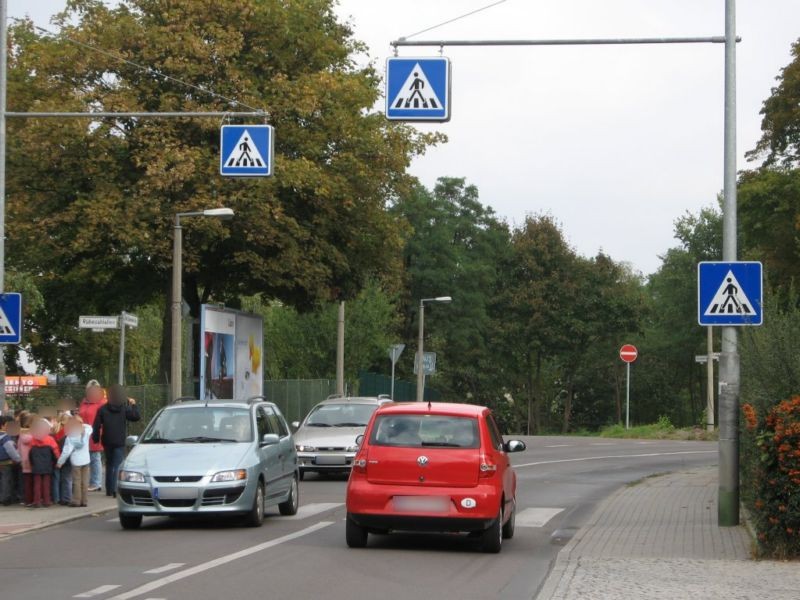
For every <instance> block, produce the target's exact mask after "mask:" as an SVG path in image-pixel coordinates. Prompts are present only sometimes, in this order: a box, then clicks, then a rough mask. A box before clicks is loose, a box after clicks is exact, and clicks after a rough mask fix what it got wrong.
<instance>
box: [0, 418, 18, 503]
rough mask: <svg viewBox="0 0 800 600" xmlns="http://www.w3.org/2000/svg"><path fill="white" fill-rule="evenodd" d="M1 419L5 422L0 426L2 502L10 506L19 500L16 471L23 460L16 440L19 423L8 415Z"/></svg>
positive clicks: (0, 493) (0, 484) (0, 501)
mask: <svg viewBox="0 0 800 600" xmlns="http://www.w3.org/2000/svg"><path fill="white" fill-rule="evenodd" d="M0 420H2V424H3V426H2V428H0V504H2V505H3V506H9V505H11V504H14V502H15V501H16V500H17V487H16V483H17V480H16V471H17V469H18V468H19V463H21V462H22V457H21V456H20V455H19V452H17V442H16V438H17V436H18V435H19V424H18V423H17V422H16V421H15V420H14V419H13V418H11V417H8V416H6V415H3V416H2V417H0Z"/></svg>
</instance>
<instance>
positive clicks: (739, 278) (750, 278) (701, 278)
mask: <svg viewBox="0 0 800 600" xmlns="http://www.w3.org/2000/svg"><path fill="white" fill-rule="evenodd" d="M697 321H698V322H699V323H700V325H735V326H744V325H761V324H762V323H763V322H764V310H763V281H762V266H761V263H760V262H701V263H699V264H698V265H697Z"/></svg>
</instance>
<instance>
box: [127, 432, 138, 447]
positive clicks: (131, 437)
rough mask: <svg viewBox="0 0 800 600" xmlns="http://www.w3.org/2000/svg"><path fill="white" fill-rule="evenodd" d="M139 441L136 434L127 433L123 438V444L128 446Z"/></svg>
mask: <svg viewBox="0 0 800 600" xmlns="http://www.w3.org/2000/svg"><path fill="white" fill-rule="evenodd" d="M138 441H139V436H138V435H129V436H128V437H126V438H125V446H126V447H128V448H130V447H131V446H135V445H136V442H138Z"/></svg>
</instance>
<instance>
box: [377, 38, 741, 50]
mask: <svg viewBox="0 0 800 600" xmlns="http://www.w3.org/2000/svg"><path fill="white" fill-rule="evenodd" d="M736 41H737V42H741V41H742V38H740V37H738V36H737V37H736ZM724 43H725V36H723V35H714V36H705V37H654V38H575V39H544V40H408V39H406V38H398V39H396V40H394V41H393V42H390V44H391V46H392V47H394V48H399V47H400V46H435V47H437V48H443V47H445V46H620V45H623V46H624V45H637V44H638V45H644V44H724Z"/></svg>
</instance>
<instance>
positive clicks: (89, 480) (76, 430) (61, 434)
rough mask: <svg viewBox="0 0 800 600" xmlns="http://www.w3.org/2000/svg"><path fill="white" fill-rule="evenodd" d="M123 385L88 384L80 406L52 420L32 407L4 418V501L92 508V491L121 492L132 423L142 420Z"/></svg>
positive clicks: (0, 444)
mask: <svg viewBox="0 0 800 600" xmlns="http://www.w3.org/2000/svg"><path fill="white" fill-rule="evenodd" d="M140 418H141V417H140V415H139V409H138V408H137V406H136V401H135V400H134V399H133V398H129V397H128V396H127V394H126V392H125V389H124V388H123V387H122V386H121V385H112V386H111V387H110V388H109V389H108V393H107V394H106V391H105V390H104V389H103V388H102V386H101V385H100V383H99V382H98V381H96V380H92V381H90V382H89V383H88V384H87V385H86V395H85V397H84V399H83V401H82V402H81V404H80V407H79V408H78V409H77V410H74V409H73V408H72V407H62V408H61V410H60V411H58V413H57V416H56V417H55V419H53V420H52V421H51V420H49V419H46V418H44V417H43V416H40V415H37V414H35V413H31V412H29V411H26V410H22V411H19V412H18V413H16V414H15V415H14V416H9V415H3V416H0V503H2V504H3V505H4V506H10V505H12V504H16V503H20V504H23V505H25V506H27V507H29V508H40V507H47V506H52V505H53V504H61V505H64V506H87V505H88V501H89V500H88V492H91V491H101V490H102V489H103V483H102V482H103V468H104V467H103V462H104V461H103V458H105V492H106V495H107V496H116V489H117V488H116V482H117V473H118V470H119V466H120V465H121V464H122V460H123V458H124V455H125V438H126V437H127V424H128V422H129V421H138V420H139V419H140Z"/></svg>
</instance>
